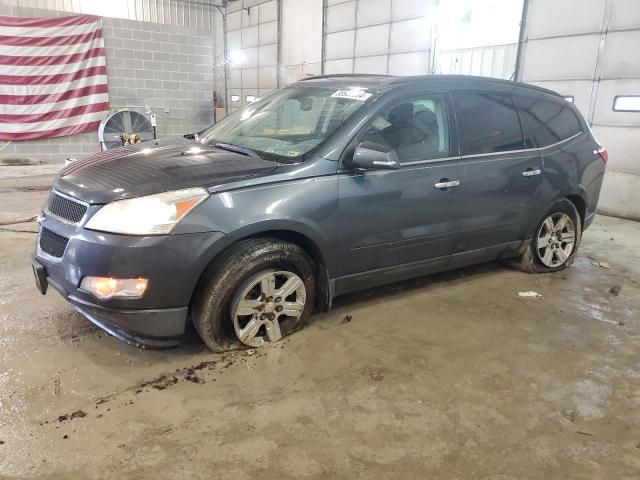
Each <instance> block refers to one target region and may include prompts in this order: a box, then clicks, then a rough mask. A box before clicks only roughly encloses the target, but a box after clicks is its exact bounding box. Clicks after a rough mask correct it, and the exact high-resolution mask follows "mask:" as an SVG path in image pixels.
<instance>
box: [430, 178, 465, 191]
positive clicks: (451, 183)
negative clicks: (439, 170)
mask: <svg viewBox="0 0 640 480" xmlns="http://www.w3.org/2000/svg"><path fill="white" fill-rule="evenodd" d="M459 185H460V180H449V179H448V178H443V179H442V180H440V181H439V182H438V183H436V184H435V185H434V187H436V188H437V189H438V190H448V189H450V188H452V187H458V186H459Z"/></svg>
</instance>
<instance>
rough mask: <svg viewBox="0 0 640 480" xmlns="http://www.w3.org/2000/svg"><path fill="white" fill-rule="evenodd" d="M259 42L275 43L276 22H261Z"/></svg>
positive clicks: (276, 36)
mask: <svg viewBox="0 0 640 480" xmlns="http://www.w3.org/2000/svg"><path fill="white" fill-rule="evenodd" d="M259 28H260V33H259V35H260V43H262V44H263V45H264V44H267V43H277V42H278V22H269V23H261V24H260V26H259Z"/></svg>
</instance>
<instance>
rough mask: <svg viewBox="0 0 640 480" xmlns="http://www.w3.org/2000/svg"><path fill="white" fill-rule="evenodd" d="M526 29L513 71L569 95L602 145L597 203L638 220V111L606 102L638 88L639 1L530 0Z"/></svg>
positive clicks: (639, 90) (610, 211) (637, 92)
mask: <svg viewBox="0 0 640 480" xmlns="http://www.w3.org/2000/svg"><path fill="white" fill-rule="evenodd" d="M549 11H553V15H548V12H549ZM525 32H526V35H525V37H526V38H525V42H524V45H523V55H522V64H521V71H520V72H519V78H522V79H523V80H524V81H529V82H534V83H536V84H538V85H541V86H544V87H548V88H551V89H553V90H556V91H558V92H560V93H561V94H562V95H572V96H574V97H575V103H576V106H578V108H579V109H580V110H581V111H582V112H583V114H584V115H585V117H586V118H587V120H588V121H589V122H590V123H591V126H592V130H593V132H594V134H595V135H596V138H598V139H599V141H600V142H602V144H603V145H605V146H606V147H607V148H608V150H609V162H608V164H607V171H606V173H605V178H604V183H603V188H602V193H601V196H600V203H599V210H600V211H601V212H604V213H607V214H613V215H618V216H623V217H629V218H636V219H639V220H640V112H616V111H614V110H613V102H614V98H615V97H616V96H617V95H640V55H638V54H637V49H638V46H639V45H640V1H638V0H592V1H589V2H584V1H576V0H571V1H567V2H555V1H551V0H531V3H530V10H529V13H528V17H527V22H526V29H525Z"/></svg>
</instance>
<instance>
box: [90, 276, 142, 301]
mask: <svg viewBox="0 0 640 480" xmlns="http://www.w3.org/2000/svg"><path fill="white" fill-rule="evenodd" d="M148 283H149V281H148V280H147V279H146V278H124V279H122V278H112V277H84V278H83V279H82V283H81V284H80V288H82V289H83V290H86V291H87V292H89V293H91V294H92V295H93V296H94V297H96V298H99V299H100V300H108V299H110V298H140V297H142V295H144V291H145V290H146V289H147V284H148Z"/></svg>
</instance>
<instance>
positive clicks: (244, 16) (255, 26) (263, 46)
mask: <svg viewBox="0 0 640 480" xmlns="http://www.w3.org/2000/svg"><path fill="white" fill-rule="evenodd" d="M254 3H255V5H253V6H247V5H251V4H250V3H249V2H246V3H245V8H240V4H239V2H237V3H235V4H230V5H229V8H228V10H227V50H228V53H229V60H230V65H229V67H230V72H229V85H228V89H229V91H228V93H227V101H228V102H229V106H230V108H231V109H232V110H234V109H236V108H239V107H242V106H244V105H246V104H247V103H250V101H251V100H252V99H255V98H257V97H261V96H262V95H264V94H266V93H268V92H270V91H272V90H274V89H276V88H277V87H278V2H277V1H276V0H270V1H263V2H254Z"/></svg>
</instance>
